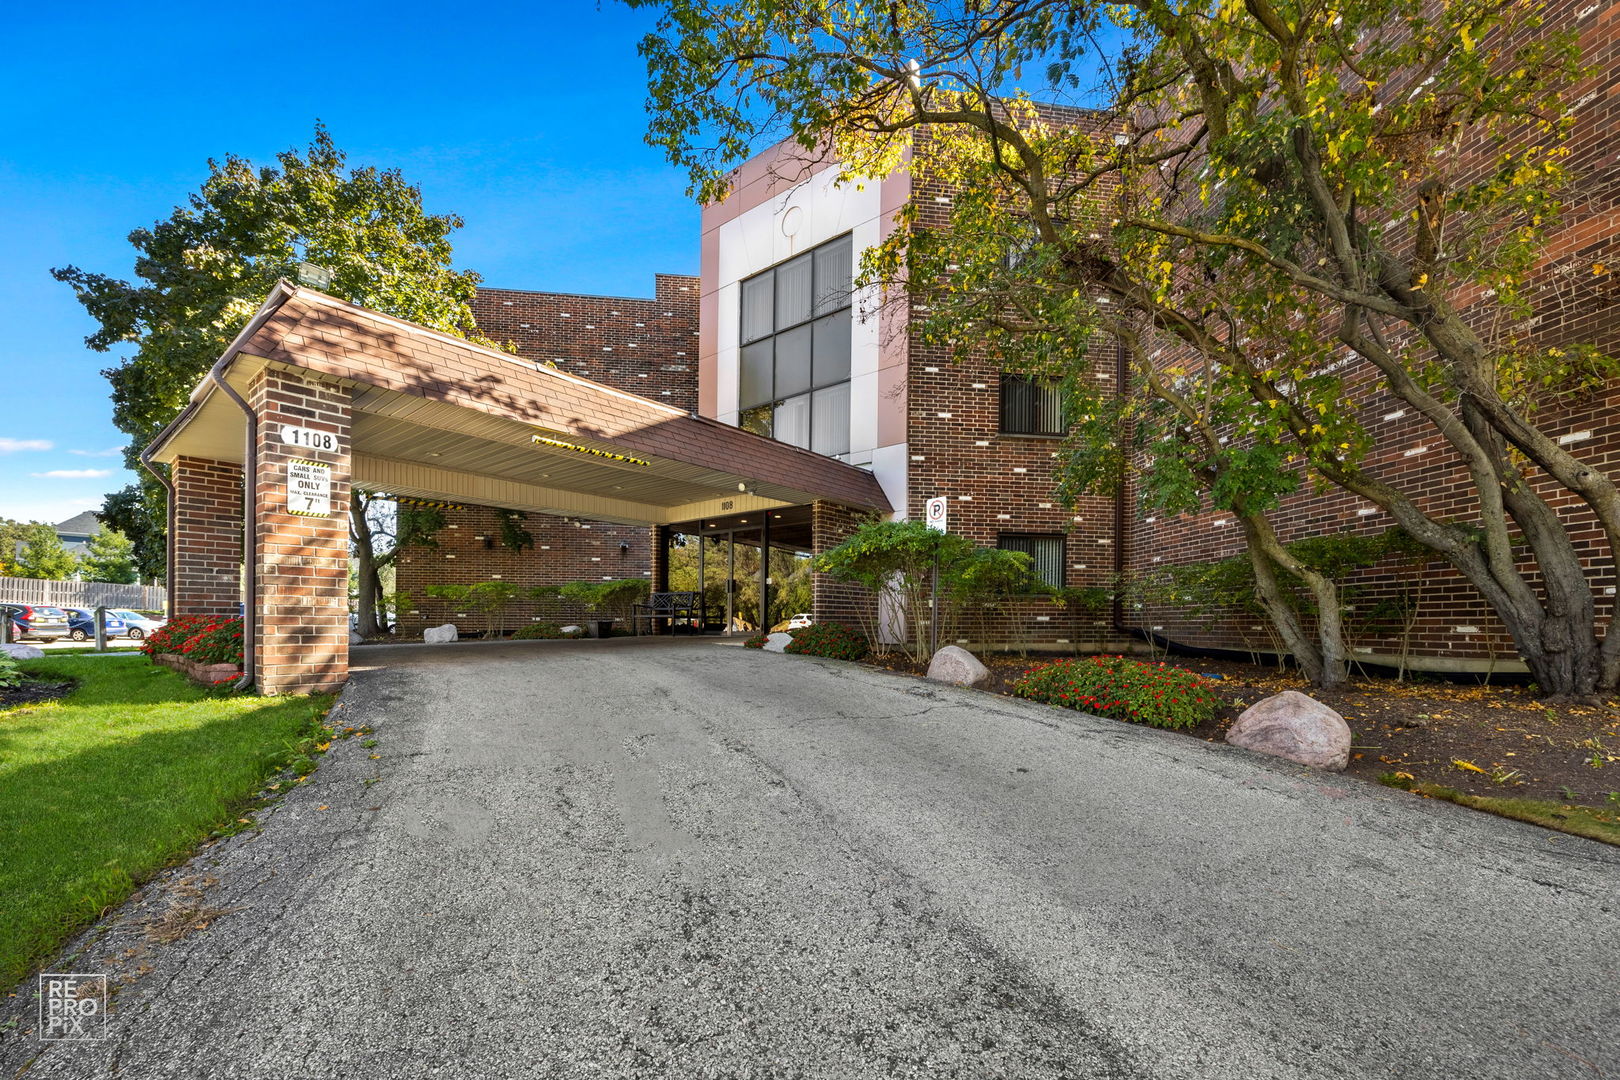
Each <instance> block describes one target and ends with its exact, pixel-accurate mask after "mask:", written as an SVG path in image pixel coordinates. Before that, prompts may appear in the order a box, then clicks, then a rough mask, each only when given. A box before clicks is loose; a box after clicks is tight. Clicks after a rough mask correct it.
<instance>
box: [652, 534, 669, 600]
mask: <svg viewBox="0 0 1620 1080" xmlns="http://www.w3.org/2000/svg"><path fill="white" fill-rule="evenodd" d="M647 543H648V545H649V547H650V552H649V556H648V559H649V562H648V565H649V567H650V573H649V574H648V577H649V578H650V580H651V581H652V586H651V588H652V591H653V592H669V526H667V525H654V526H652V527H651V528H649V529H648V530H647Z"/></svg>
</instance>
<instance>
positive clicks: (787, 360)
mask: <svg viewBox="0 0 1620 1080" xmlns="http://www.w3.org/2000/svg"><path fill="white" fill-rule="evenodd" d="M810 342H811V329H810V327H808V326H801V327H798V328H797V329H794V330H789V331H787V332H785V333H781V334H777V335H776V396H777V397H779V398H783V397H787V396H789V395H790V394H802V393H804V392H805V391H806V390H808V389H810Z"/></svg>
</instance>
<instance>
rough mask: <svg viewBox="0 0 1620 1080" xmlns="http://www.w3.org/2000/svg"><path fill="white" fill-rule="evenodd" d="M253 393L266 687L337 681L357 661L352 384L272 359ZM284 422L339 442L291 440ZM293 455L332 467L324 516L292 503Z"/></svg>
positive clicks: (287, 688) (260, 677)
mask: <svg viewBox="0 0 1620 1080" xmlns="http://www.w3.org/2000/svg"><path fill="white" fill-rule="evenodd" d="M247 400H248V403H249V404H250V405H251V406H252V407H253V409H254V411H255V412H257V413H258V415H259V434H258V457H259V470H258V477H257V498H256V504H257V522H258V536H259V541H258V559H257V578H258V580H257V590H258V597H259V603H258V607H257V611H258V622H257V627H256V635H255V640H256V642H257V651H258V658H257V663H256V665H255V669H256V675H257V684H258V687H259V689H260V690H261V691H263V692H264V693H267V694H307V693H316V692H324V691H329V690H335V689H336V688H337V687H339V686H341V685H342V683H343V680H344V679H345V678H347V676H348V663H349V603H348V596H349V523H348V512H349V480H350V471H349V419H350V408H349V391H348V390H347V389H345V388H344V387H343V386H341V385H340V384H338V383H337V382H335V381H329V380H323V379H321V378H320V377H318V376H314V375H311V374H310V373H308V372H304V373H293V372H289V371H282V370H280V369H276V368H266V369H265V370H263V371H261V372H259V373H258V374H256V375H255V376H254V377H253V381H252V383H251V385H250V386H249V388H248V393H247ZM284 424H292V425H296V426H299V427H307V428H313V429H315V430H317V431H323V432H330V433H331V434H333V435H335V436H337V439H338V449H337V450H336V451H335V452H333V451H316V450H310V449H306V448H301V447H294V446H289V445H288V444H286V443H284V442H282V440H281V427H282V425H284ZM294 461H311V462H317V463H319V464H323V465H326V466H328V467H329V468H330V470H331V473H330V475H331V508H330V513H328V514H326V515H325V516H324V517H311V516H306V515H303V514H298V513H293V512H292V510H291V508H290V507H289V502H288V491H287V478H288V465H289V464H290V463H292V462H294Z"/></svg>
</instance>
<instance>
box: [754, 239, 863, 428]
mask: <svg viewBox="0 0 1620 1080" xmlns="http://www.w3.org/2000/svg"><path fill="white" fill-rule="evenodd" d="M853 279H854V247H853V244H852V242H851V239H850V237H848V236H841V237H839V238H838V239H836V240H829V241H827V242H826V243H825V244H822V245H820V246H819V247H816V248H813V249H811V250H810V251H807V252H805V253H804V254H803V255H800V256H797V257H796V258H793V259H789V260H788V261H787V262H784V263H781V264H779V265H777V266H774V267H772V268H771V269H769V270H767V271H765V272H764V273H762V274H758V275H756V276H754V277H751V278H749V279H748V280H746V281H744V282H743V283H742V312H741V330H742V355H741V363H740V365H739V368H740V370H739V372H738V405H739V406H740V407H741V415H740V418H739V423H740V426H742V427H743V428H745V429H746V430H748V431H753V432H757V433H758V434H760V435H769V436H770V437H772V438H774V439H779V440H781V441H782V442H785V443H791V444H792V445H794V446H803V447H807V448H808V449H811V450H814V451H815V452H816V453H818V454H826V455H828V456H829V457H838V456H840V455H843V454H847V453H849V410H850V401H849V365H850V352H851V343H852V338H853V330H852V329H851V324H850V285H851V282H852V281H853Z"/></svg>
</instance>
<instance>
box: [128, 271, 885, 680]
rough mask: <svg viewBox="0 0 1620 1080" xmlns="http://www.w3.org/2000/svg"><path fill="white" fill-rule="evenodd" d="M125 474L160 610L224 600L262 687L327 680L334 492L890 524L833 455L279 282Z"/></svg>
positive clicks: (875, 492) (340, 639)
mask: <svg viewBox="0 0 1620 1080" xmlns="http://www.w3.org/2000/svg"><path fill="white" fill-rule="evenodd" d="M143 460H145V461H147V462H148V463H149V464H150V463H161V464H166V465H169V466H171V470H172V472H171V477H170V480H169V482H171V483H172V488H173V490H172V492H171V498H170V505H171V515H172V518H171V528H170V536H171V548H170V559H169V562H170V579H171V580H170V590H171V592H170V595H171V603H172V610H171V615H174V616H180V615H192V614H235V613H236V610H237V603H238V601H239V600H240V599H241V598H242V595H243V593H244V591H245V593H246V594H247V596H248V601H247V608H248V612H249V614H250V616H251V621H252V628H251V629H252V633H251V634H250V635H249V641H250V643H251V646H252V647H251V649H250V651H249V656H248V658H247V659H248V664H249V667H250V670H251V673H252V674H254V675H255V676H256V677H257V679H258V683H259V685H260V687H261V688H262V689H264V690H265V691H267V692H271V693H276V692H288V691H309V690H322V689H330V688H332V687H334V686H337V685H340V684H341V683H342V681H343V679H344V678H345V677H346V675H347V653H348V623H347V611H348V607H347V592H348V579H347V575H348V522H347V513H348V498H349V493H350V490H351V488H353V487H361V488H366V489H368V490H371V491H374V492H381V493H387V494H390V495H400V496H408V497H414V498H418V499H430V500H431V499H446V500H455V501H462V502H468V503H476V504H478V505H484V506H495V507H504V508H509V509H514V510H526V511H538V512H542V513H549V514H563V515H573V516H577V517H585V518H590V519H594V520H602V521H612V522H622V523H629V524H642V525H647V526H649V527H651V528H656V529H667V528H668V527H669V526H672V525H679V524H684V523H692V522H701V521H704V520H706V519H708V518H709V517H711V516H717V515H733V516H737V515H746V514H750V513H752V514H756V515H763V514H766V513H769V512H773V511H779V510H781V509H782V508H787V507H797V508H802V511H803V513H804V514H805V515H807V516H808V519H809V522H810V526H811V532H812V534H813V543H814V545H815V550H821V549H822V548H823V547H825V546H830V545H831V544H833V543H836V542H837V541H838V539H840V538H841V537H842V535H844V532H845V531H847V529H848V528H849V527H850V524H851V522H852V521H853V520H854V517H855V516H856V515H858V514H861V513H869V512H872V511H885V512H886V511H888V510H890V509H891V508H890V506H889V502H888V499H887V498H886V496H885V495H884V493H883V489H882V488H881V486H880V485H879V484H878V481H877V479H876V478H875V477H874V476H873V475H872V474H871V473H870V472H867V471H865V470H862V469H858V468H855V467H852V466H850V465H848V464H845V463H843V462H841V461H838V460H835V459H833V458H828V457H823V456H821V455H819V454H814V453H811V452H810V451H808V450H802V449H799V448H796V447H792V446H789V445H787V444H785V443H780V442H776V441H774V440H771V439H768V438H763V437H761V436H758V435H754V434H751V433H749V432H746V431H742V430H740V429H738V428H735V427H731V426H729V425H726V424H721V423H719V422H717V421H714V420H709V419H705V418H702V417H699V416H696V415H694V414H688V413H685V412H682V411H681V410H679V409H675V408H671V407H670V406H667V405H664V404H661V403H659V402H656V401H652V400H650V399H647V398H642V397H638V396H636V395H634V394H627V393H623V392H621V391H618V390H614V389H612V388H610V387H606V386H603V385H601V384H599V383H593V382H590V381H589V380H586V379H581V378H579V377H577V376H574V375H570V374H568V373H566V372H563V371H560V370H558V369H556V368H553V367H551V366H549V365H546V364H542V363H536V362H533V361H529V360H525V359H522V358H521V357H518V356H514V355H511V354H508V353H503V352H499V351H496V350H493V349H486V348H482V347H480V346H477V345H473V344H471V343H469V342H466V341H463V340H461V339H459V338H456V337H454V336H451V335H448V334H444V333H441V332H439V331H436V330H431V329H428V328H426V327H422V326H416V325H413V324H411V323H407V322H404V321H402V320H399V319H395V318H392V317H390V316H387V315H382V314H379V313H377V312H373V311H368V310H365V309H363V308H359V307H356V306H354V305H353V304H350V303H347V302H345V301H341V300H338V299H336V298H334V297H331V296H327V295H325V294H324V293H319V292H315V291H312V290H310V289H306V288H299V287H296V286H293V285H290V284H287V283H285V282H283V283H282V284H281V285H280V286H278V288H277V290H276V291H275V293H273V294H272V295H271V296H270V298H269V299H268V300H267V301H266V302H265V304H264V306H263V307H262V308H261V309H260V310H259V312H258V314H257V315H256V316H255V317H254V319H253V320H252V321H251V322H250V323H249V324H248V326H247V327H246V328H245V329H244V330H243V331H242V333H241V335H240V336H239V337H238V338H237V339H236V341H234V342H233V343H232V344H231V346H230V348H229V349H227V350H226V352H225V354H224V355H223V356H222V357H221V358H220V360H219V362H218V364H216V365H215V367H214V370H213V371H212V372H211V373H210V374H209V376H208V377H207V378H205V379H204V380H203V381H202V382H201V383H200V384H199V385H198V387H197V388H196V390H195V391H194V393H193V394H192V396H191V401H190V404H189V405H188V406H187V407H186V409H185V410H184V411H183V412H182V413H181V414H180V416H179V417H178V418H177V419H176V420H175V421H174V422H173V423H172V424H170V425H169V427H168V428H166V429H165V430H164V431H163V432H162V433H161V434H160V435H159V436H158V437H157V439H156V440H154V442H153V443H152V445H151V446H150V447H148V448H147V450H146V452H145V454H144V455H143ZM244 475H246V477H247V482H246V484H245V486H244V483H243V477H244ZM244 520H245V522H246V526H247V528H246V532H247V534H248V538H249V552H248V556H247V559H246V565H247V572H246V574H245V585H244V582H243V578H244V575H243V573H242V570H241V567H242V562H243V557H242V539H241V538H242V533H243V522H244ZM655 547H656V545H655ZM654 573H655V576H656V574H657V568H656V567H655V568H654ZM825 587H826V588H828V589H829V590H830V589H831V588H832V587H831V585H830V583H826V586H825Z"/></svg>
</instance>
